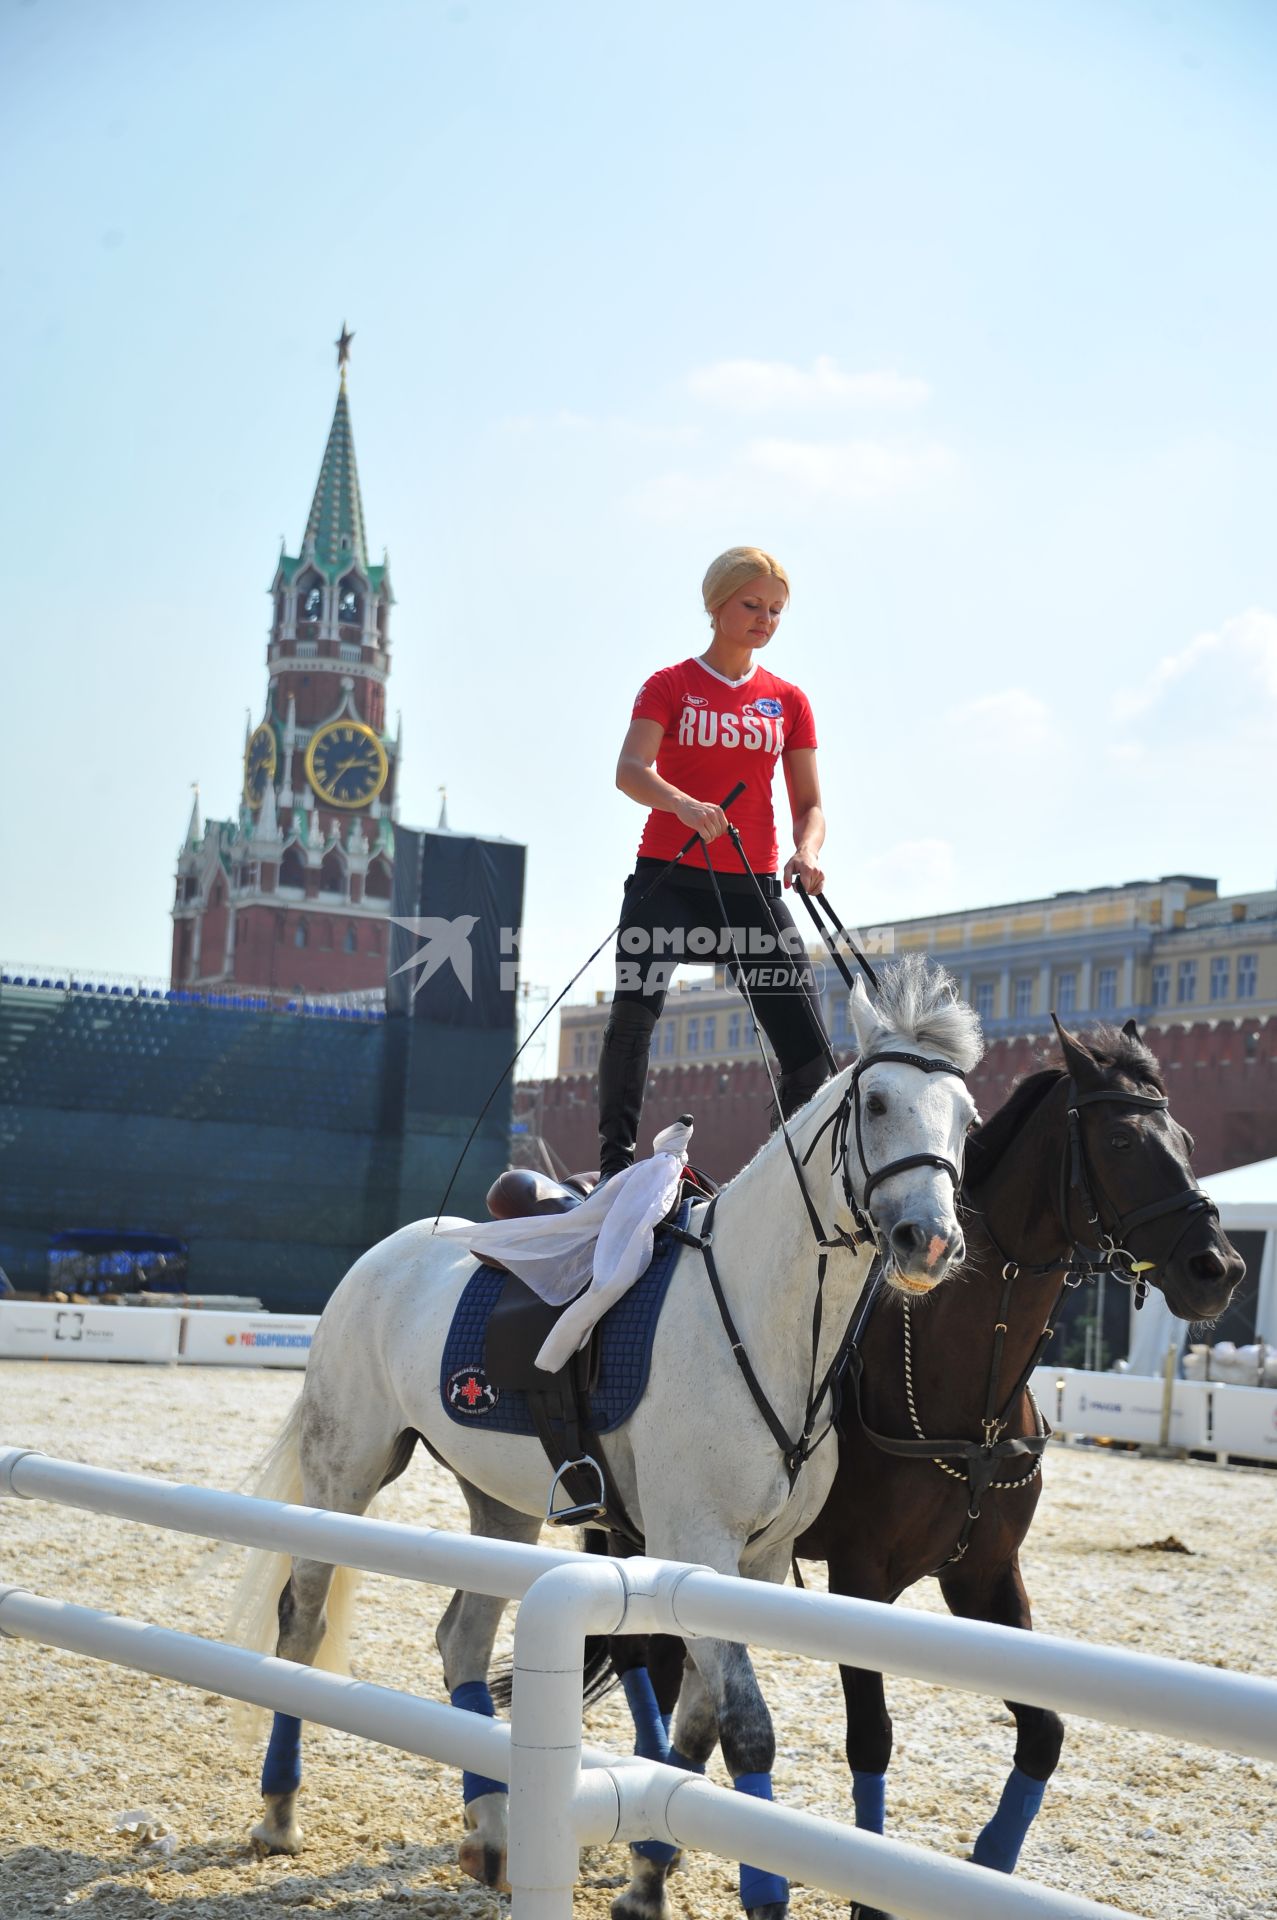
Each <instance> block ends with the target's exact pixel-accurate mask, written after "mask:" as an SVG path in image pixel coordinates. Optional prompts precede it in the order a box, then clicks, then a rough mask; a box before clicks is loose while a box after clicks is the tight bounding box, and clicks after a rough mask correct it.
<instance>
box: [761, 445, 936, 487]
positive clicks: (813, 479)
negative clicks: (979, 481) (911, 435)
mask: <svg viewBox="0 0 1277 1920" xmlns="http://www.w3.org/2000/svg"><path fill="white" fill-rule="evenodd" d="M745 459H746V460H747V461H748V463H749V464H750V466H752V467H754V468H755V469H756V470H757V471H759V472H760V473H770V474H774V475H776V477H777V478H778V479H781V480H784V481H785V482H786V483H787V484H788V485H789V486H792V487H797V488H799V489H800V490H801V491H802V492H804V493H807V494H810V495H824V496H827V497H830V498H833V499H837V500H852V501H866V500H883V499H887V498H889V497H892V496H894V495H896V494H900V493H906V492H910V491H912V490H913V489H915V488H917V487H920V486H926V485H928V484H930V483H931V482H932V481H934V480H938V479H942V478H943V477H944V476H945V475H946V474H949V473H951V472H952V471H953V469H954V468H955V467H956V465H957V456H956V455H955V454H954V453H953V451H952V450H951V449H950V448H949V447H945V446H941V445H940V444H939V443H937V442H931V443H928V444H926V445H923V446H919V447H909V446H899V447H893V446H888V445H886V444H885V443H884V442H883V441H880V440H754V441H751V443H750V444H749V446H748V447H747V448H746V449H745Z"/></svg>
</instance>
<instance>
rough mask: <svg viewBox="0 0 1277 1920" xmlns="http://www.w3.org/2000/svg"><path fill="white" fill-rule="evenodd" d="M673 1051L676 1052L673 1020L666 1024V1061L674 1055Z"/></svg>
mask: <svg viewBox="0 0 1277 1920" xmlns="http://www.w3.org/2000/svg"><path fill="white" fill-rule="evenodd" d="M673 1051H674V1022H673V1021H672V1020H667V1021H666V1022H665V1057H666V1059H668V1058H669V1056H670V1055H671V1054H672V1053H673Z"/></svg>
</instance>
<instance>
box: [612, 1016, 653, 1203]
mask: <svg viewBox="0 0 1277 1920" xmlns="http://www.w3.org/2000/svg"><path fill="white" fill-rule="evenodd" d="M655 1025H656V1015H655V1014H654V1013H653V1012H652V1011H651V1010H650V1008H648V1007H645V1006H643V1005H642V1004H641V1003H640V1002H638V1001H634V1000H619V1001H613V1003H612V1012H611V1016H610V1018H609V1020H608V1023H607V1030H606V1031H605V1033H604V1035H603V1047H602V1050H601V1052H600V1054H599V1179H600V1181H603V1180H606V1179H607V1178H608V1177H609V1176H610V1175H611V1174H614V1173H621V1172H623V1171H624V1170H625V1168H626V1167H630V1166H633V1164H634V1148H635V1146H636V1144H637V1142H638V1130H639V1118H640V1116H641V1114H642V1112H643V1095H644V1092H645V1091H646V1089H647V1056H648V1052H649V1050H650V1048H651V1044H652V1028H653V1027H654V1026H655Z"/></svg>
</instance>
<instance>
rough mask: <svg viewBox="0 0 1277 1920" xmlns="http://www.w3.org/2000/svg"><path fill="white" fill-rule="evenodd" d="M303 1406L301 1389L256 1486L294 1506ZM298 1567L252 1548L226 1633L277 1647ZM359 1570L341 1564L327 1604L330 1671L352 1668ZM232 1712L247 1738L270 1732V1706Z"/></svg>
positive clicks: (261, 1647)
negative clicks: (282, 1607)
mask: <svg viewBox="0 0 1277 1920" xmlns="http://www.w3.org/2000/svg"><path fill="white" fill-rule="evenodd" d="M301 1406H302V1396H301V1395H300V1394H298V1396H297V1398H296V1400H295V1401H294V1402H293V1406H292V1410H291V1412H290V1413H289V1415H288V1418H287V1420H285V1422H284V1424H283V1426H282V1427H281V1428H280V1431H279V1433H278V1434H277V1436H276V1438H275V1439H274V1441H273V1442H272V1444H271V1447H270V1450H269V1452H268V1453H267V1454H266V1456H265V1458H264V1459H263V1460H262V1463H261V1465H260V1467H259V1468H258V1470H257V1474H256V1477H255V1479H254V1482H253V1485H252V1489H251V1491H252V1492H253V1494H254V1495H255V1496H256V1497H257V1498H258V1499H259V1500H280V1501H283V1502H284V1503H285V1504H286V1505H288V1506H294V1507H296V1506H301V1505H302V1504H303V1500H302V1495H303V1488H302V1469H301V1441H300V1433H301ZM291 1572H292V1560H291V1558H290V1556H289V1555H288V1554H286V1553H272V1552H271V1551H270V1550H269V1549H268V1548H265V1547H253V1548H251V1549H250V1550H249V1555H248V1559H247V1562H246V1563H245V1566H244V1570H243V1572H242V1573H241V1574H240V1577H239V1582H238V1585H237V1586H236V1588H235V1595H234V1598H233V1599H232V1601H231V1608H230V1613H229V1615H228V1617H227V1622H226V1636H225V1637H226V1639H227V1640H228V1641H230V1642H233V1643H234V1644H235V1645H236V1646H240V1647H250V1648H252V1650H253V1651H254V1652H255V1653H274V1651H275V1643H276V1639H277V1637H278V1633H279V1601H280V1596H281V1594H282V1593H283V1591H284V1588H285V1587H286V1586H287V1584H288V1579H289V1575H290V1574H291ZM358 1587H359V1575H358V1573H357V1572H356V1571H355V1569H354V1568H353V1567H337V1568H335V1569H334V1571H333V1583H332V1586H331V1588H330V1589H329V1593H328V1603H327V1606H326V1607H325V1610H324V1612H325V1623H326V1624H325V1628H324V1637H323V1639H322V1640H321V1641H320V1643H319V1646H318V1647H317V1649H316V1651H315V1657H314V1660H313V1662H312V1665H314V1666H316V1667H324V1668H326V1669H327V1670H328V1672H330V1673H342V1674H344V1673H349V1671H350V1662H349V1649H350V1618H351V1613H352V1610H353V1607H354V1599H355V1594H356V1592H357V1591H358ZM232 1718H233V1721H234V1724H235V1728H236V1731H237V1732H238V1733H239V1734H240V1735H241V1736H242V1737H244V1738H249V1739H254V1740H256V1739H258V1738H259V1737H261V1735H262V1734H263V1732H264V1728H265V1719H266V1709H265V1708H263V1707H254V1706H250V1705H249V1704H248V1703H247V1702H246V1701H236V1702H234V1703H233V1712H232Z"/></svg>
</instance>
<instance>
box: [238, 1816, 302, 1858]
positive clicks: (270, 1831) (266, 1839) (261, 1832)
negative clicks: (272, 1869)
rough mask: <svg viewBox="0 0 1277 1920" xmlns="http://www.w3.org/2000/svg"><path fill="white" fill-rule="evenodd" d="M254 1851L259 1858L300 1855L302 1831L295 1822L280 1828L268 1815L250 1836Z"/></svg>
mask: <svg viewBox="0 0 1277 1920" xmlns="http://www.w3.org/2000/svg"><path fill="white" fill-rule="evenodd" d="M249 1837H250V1839H251V1840H252V1843H253V1851H254V1853H256V1854H258V1855H259V1856H261V1855H265V1854H268V1853H300V1852H301V1850H302V1830H301V1828H300V1827H299V1826H298V1824H297V1822H296V1821H295V1820H290V1821H289V1822H288V1824H287V1825H286V1826H278V1825H277V1824H276V1823H275V1821H274V1820H272V1819H271V1817H270V1815H269V1814H268V1815H267V1817H266V1818H265V1819H264V1820H259V1821H258V1823H257V1825H256V1826H255V1827H254V1828H253V1831H252V1833H251V1835H250V1836H249Z"/></svg>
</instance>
